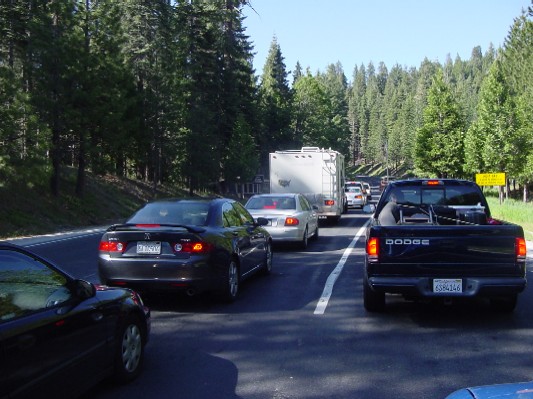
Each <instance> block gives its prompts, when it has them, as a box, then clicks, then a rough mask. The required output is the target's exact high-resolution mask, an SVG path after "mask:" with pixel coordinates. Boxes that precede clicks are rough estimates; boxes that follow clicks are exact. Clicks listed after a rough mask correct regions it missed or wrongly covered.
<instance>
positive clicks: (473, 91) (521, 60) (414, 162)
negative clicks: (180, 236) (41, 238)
mask: <svg viewBox="0 0 533 399" xmlns="http://www.w3.org/2000/svg"><path fill="white" fill-rule="evenodd" d="M245 7H251V4H249V1H248V0H175V1H171V0H0V187H1V186H6V185H8V184H9V182H10V181H13V180H14V179H16V180H18V181H24V182H27V184H33V185H37V184H46V185H47V186H48V187H49V190H50V193H51V194H52V195H55V196H57V195H59V194H60V192H61V190H63V189H64V188H63V187H62V185H61V181H62V179H61V176H62V173H64V170H65V168H66V167H69V168H71V169H72V168H73V169H74V170H76V171H77V173H76V184H75V193H73V194H75V195H76V196H79V197H83V195H84V190H85V189H86V174H87V173H88V172H91V173H93V174H96V175H106V174H112V175H116V176H123V177H128V178H131V179H136V180H141V181H144V182H148V183H149V184H151V185H153V187H154V188H157V187H158V186H159V185H161V184H175V185H178V186H180V187H185V188H186V189H187V191H188V192H189V193H190V194H194V193H198V192H200V191H202V190H216V191H217V192H219V193H221V194H224V193H226V192H227V191H228V190H229V188H230V187H233V184H234V183H235V182H237V181H240V182H246V181H252V180H253V178H254V176H255V175H257V174H264V175H268V154H269V153H270V152H273V151H276V150H283V149H298V148H300V147H302V146H317V147H324V148H332V149H335V150H337V151H340V152H342V153H343V154H344V155H345V157H346V159H347V164H348V165H351V166H355V165H361V164H368V165H372V164H378V163H384V162H387V164H390V165H391V167H392V169H395V168H400V167H404V168H406V169H407V170H410V171H412V174H413V175H417V176H427V177H461V178H468V179H472V178H473V176H474V174H475V173H494V172H505V173H507V177H508V179H509V181H510V182H512V183H513V184H514V186H515V187H517V188H520V192H521V193H523V196H522V198H523V200H524V201H527V200H528V192H530V191H531V189H532V188H533V77H532V76H533V7H532V6H530V7H529V10H524V11H523V12H522V13H521V14H520V15H517V17H516V18H515V20H514V22H513V24H512V25H511V26H510V27H509V31H508V35H507V37H506V38H505V40H504V45H503V47H502V48H493V47H492V46H489V48H487V49H484V50H483V49H482V48H481V47H475V48H473V49H472V52H471V56H470V58H469V59H465V60H463V59H460V58H459V57H456V58H455V59H452V58H451V57H448V59H447V60H446V61H445V62H444V63H443V64H441V63H439V62H436V61H431V60H428V59H424V60H421V62H420V65H419V66H416V67H415V66H401V65H394V66H392V67H391V68H390V69H388V68H387V66H386V65H385V64H384V63H382V62H379V63H376V64H375V63H374V62H373V61H368V62H367V63H364V64H361V65H354V66H352V65H350V66H348V67H349V68H350V69H351V71H352V72H351V73H349V74H348V75H347V74H346V73H345V71H344V70H343V66H342V65H341V64H339V63H332V64H330V65H329V66H327V68H326V70H324V71H310V70H309V69H304V68H303V67H302V66H301V65H300V64H299V63H297V65H294V66H289V67H290V68H291V69H290V70H289V69H288V66H286V65H285V63H284V57H283V54H282V51H281V47H282V46H281V43H278V41H277V39H276V38H275V37H274V38H273V40H272V43H271V47H270V51H269V54H268V57H267V60H266V62H265V65H264V68H263V72H262V73H261V74H260V75H256V71H255V70H254V69H253V57H254V48H253V38H252V37H249V36H247V34H246V20H245V18H244V17H243V13H242V10H243V9H244V8H245ZM354 40H355V38H354ZM346 51H350V49H349V48H347V49H346Z"/></svg>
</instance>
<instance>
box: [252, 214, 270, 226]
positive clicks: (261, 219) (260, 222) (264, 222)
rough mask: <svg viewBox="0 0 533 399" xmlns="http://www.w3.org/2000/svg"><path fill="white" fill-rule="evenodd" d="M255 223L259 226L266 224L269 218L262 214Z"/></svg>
mask: <svg viewBox="0 0 533 399" xmlns="http://www.w3.org/2000/svg"><path fill="white" fill-rule="evenodd" d="M255 223H256V224H257V225H258V226H266V225H267V224H268V219H267V218H264V217H261V216H260V217H258V218H257V220H256V221H255Z"/></svg>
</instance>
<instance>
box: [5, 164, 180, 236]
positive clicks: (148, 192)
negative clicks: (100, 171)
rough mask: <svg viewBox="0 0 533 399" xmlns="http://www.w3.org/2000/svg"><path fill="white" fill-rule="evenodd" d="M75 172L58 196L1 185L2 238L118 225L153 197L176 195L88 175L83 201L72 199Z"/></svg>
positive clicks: (18, 184)
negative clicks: (117, 223)
mask: <svg viewBox="0 0 533 399" xmlns="http://www.w3.org/2000/svg"><path fill="white" fill-rule="evenodd" d="M75 177H76V172H75V170H72V169H70V170H66V171H65V178H64V179H62V180H61V183H60V193H61V194H60V196H59V197H54V196H52V195H51V194H50V190H49V188H48V185H47V184H46V183H47V182H43V183H42V184H41V185H28V184H27V183H25V182H16V183H14V182H11V183H8V184H6V183H2V182H0V239H5V238H9V237H20V236H29V235H39V234H47V233H53V232H58V231H67V230H71V229H75V228H80V227H86V226H102V225H110V224H112V223H116V222H120V221H121V220H123V219H124V218H126V217H128V216H129V215H131V214H132V213H133V212H134V211H135V210H136V209H137V208H138V207H139V206H141V205H142V204H143V203H145V202H147V201H150V200H152V199H154V198H160V197H170V196H180V195H184V193H183V192H182V191H180V190H178V189H176V188H174V187H158V188H157V190H154V189H153V187H152V186H151V185H149V184H145V183H143V182H138V181H133V180H129V179H123V178H117V177H115V176H103V177H96V176H93V175H91V174H88V175H87V184H86V187H85V192H84V195H83V198H78V197H76V196H75V195H74V191H75Z"/></svg>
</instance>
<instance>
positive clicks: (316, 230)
mask: <svg viewBox="0 0 533 399" xmlns="http://www.w3.org/2000/svg"><path fill="white" fill-rule="evenodd" d="M319 234H320V233H319V231H318V223H317V224H316V229H315V234H313V240H318V236H319Z"/></svg>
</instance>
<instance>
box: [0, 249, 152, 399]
mask: <svg viewBox="0 0 533 399" xmlns="http://www.w3.org/2000/svg"><path fill="white" fill-rule="evenodd" d="M149 333H150V310H149V309H148V308H147V307H145V306H144V304H143V302H142V299H141V297H140V296H139V295H138V294H137V293H135V292H134V291H131V290H128V289H121V288H109V287H102V286H95V285H93V284H91V283H89V282H87V281H83V280H79V279H75V278H74V277H72V276H70V275H69V274H67V273H65V272H64V271H61V270H60V269H59V268H58V267H57V266H55V265H54V264H52V263H51V262H49V261H47V260H45V259H43V258H41V257H39V256H37V255H35V254H34V253H32V252H31V251H29V250H27V249H25V248H22V247H19V246H16V245H13V244H8V243H0V359H1V361H0V398H73V397H76V396H78V395H80V394H82V393H83V392H85V391H86V390H87V389H89V388H90V387H91V386H93V385H95V384H97V383H98V382H100V381H101V380H103V379H105V378H107V377H113V378H114V380H115V381H117V382H120V383H123V382H128V381H131V380H133V379H134V378H135V377H137V375H138V374H139V372H140V370H141V366H142V363H143V356H144V347H145V345H146V343H147V342H148V338H149Z"/></svg>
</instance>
